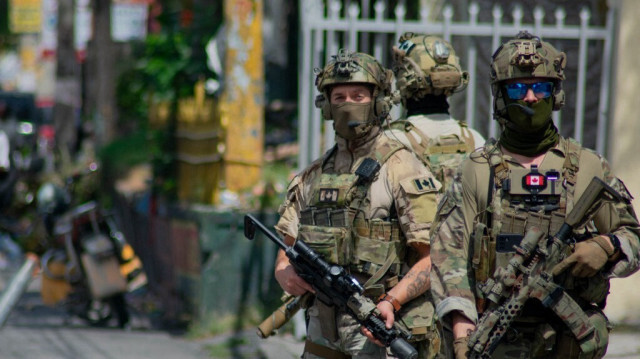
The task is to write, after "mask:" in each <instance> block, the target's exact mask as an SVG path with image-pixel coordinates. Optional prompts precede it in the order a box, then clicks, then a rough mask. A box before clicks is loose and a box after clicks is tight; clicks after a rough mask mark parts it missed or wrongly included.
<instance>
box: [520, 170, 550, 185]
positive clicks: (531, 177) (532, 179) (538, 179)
mask: <svg viewBox="0 0 640 359" xmlns="http://www.w3.org/2000/svg"><path fill="white" fill-rule="evenodd" d="M545 181H546V178H545V177H544V176H543V175H541V174H537V173H529V174H528V175H526V176H525V185H526V186H527V187H544V186H545V184H546V183H545Z"/></svg>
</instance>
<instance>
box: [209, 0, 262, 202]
mask: <svg viewBox="0 0 640 359" xmlns="http://www.w3.org/2000/svg"><path fill="white" fill-rule="evenodd" d="M262 6H263V1H262V0H224V16H225V23H226V24H227V27H226V43H227V50H226V56H225V69H224V72H225V77H224V78H225V83H224V88H225V89H224V92H223V94H222V96H221V101H220V115H221V124H222V126H223V127H224V128H225V129H226V140H225V144H226V151H225V153H224V157H223V158H224V166H225V168H224V171H225V175H224V182H225V183H224V185H225V187H226V189H228V190H230V191H240V190H243V189H247V188H249V187H251V186H253V185H255V184H256V183H257V182H258V181H259V180H260V172H261V168H262V153H263V142H264V123H263V122H264V66H263V60H262Z"/></svg>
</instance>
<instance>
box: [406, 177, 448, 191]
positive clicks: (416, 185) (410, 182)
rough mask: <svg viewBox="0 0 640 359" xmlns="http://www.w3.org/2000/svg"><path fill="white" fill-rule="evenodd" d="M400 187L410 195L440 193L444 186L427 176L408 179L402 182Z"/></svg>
mask: <svg viewBox="0 0 640 359" xmlns="http://www.w3.org/2000/svg"><path fill="white" fill-rule="evenodd" d="M400 186H401V187H402V189H403V190H404V191H405V192H406V193H409V194H423V193H430V192H438V191H440V188H442V184H440V182H439V181H438V180H437V179H435V178H434V177H433V176H427V175H420V176H416V177H411V178H406V179H404V180H402V181H401V182H400Z"/></svg>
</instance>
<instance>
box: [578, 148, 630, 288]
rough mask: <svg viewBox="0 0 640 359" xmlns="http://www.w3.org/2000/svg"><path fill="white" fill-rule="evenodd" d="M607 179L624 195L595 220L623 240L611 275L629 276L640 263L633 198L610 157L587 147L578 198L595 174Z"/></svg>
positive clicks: (609, 270)
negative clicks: (610, 162) (614, 169)
mask: <svg viewBox="0 0 640 359" xmlns="http://www.w3.org/2000/svg"><path fill="white" fill-rule="evenodd" d="M594 176H595V177H598V178H601V179H603V180H604V181H605V182H606V183H608V184H609V185H610V186H611V187H613V189H615V190H616V191H617V192H618V193H619V194H620V196H621V200H620V201H618V202H616V203H607V204H605V205H604V206H603V207H602V208H600V210H598V212H597V213H596V215H595V217H594V218H593V223H594V224H595V227H596V229H597V233H600V234H613V235H615V236H616V237H617V238H618V239H619V241H620V251H621V255H620V257H619V259H618V260H617V261H616V263H614V264H613V265H610V266H608V267H606V270H605V276H607V277H608V278H620V277H627V276H629V275H631V274H633V273H634V272H636V271H637V270H638V267H639V266H640V258H639V257H640V228H639V226H638V218H637V217H636V214H635V212H634V210H633V206H632V204H631V200H632V199H633V197H632V196H631V194H630V193H629V191H628V190H627V188H626V186H625V185H624V183H623V182H622V181H621V180H620V179H618V178H616V177H615V176H614V175H613V174H612V172H611V168H610V167H609V163H608V162H607V160H606V159H605V158H604V157H602V156H600V155H598V154H597V153H595V152H594V151H592V150H589V149H583V151H582V152H581V155H580V169H579V171H578V180H577V183H576V193H575V197H576V198H579V197H578V196H580V195H582V192H583V191H584V190H585V189H586V187H587V185H588V184H589V182H590V181H591V179H592V178H593V177H594Z"/></svg>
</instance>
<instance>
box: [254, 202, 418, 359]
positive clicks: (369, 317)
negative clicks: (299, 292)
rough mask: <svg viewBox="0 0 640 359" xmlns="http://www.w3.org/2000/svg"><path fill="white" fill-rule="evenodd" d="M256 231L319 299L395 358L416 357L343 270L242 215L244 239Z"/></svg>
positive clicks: (404, 338) (403, 334)
mask: <svg viewBox="0 0 640 359" xmlns="http://www.w3.org/2000/svg"><path fill="white" fill-rule="evenodd" d="M256 229H259V230H260V231H261V232H262V233H264V234H265V235H266V236H267V237H269V239H270V240H271V241H273V242H274V243H276V244H277V245H278V246H279V247H280V248H281V249H282V250H283V251H284V252H285V254H286V256H287V257H288V258H289V261H290V262H291V265H292V266H293V268H294V269H295V271H296V273H297V274H298V275H299V276H300V277H301V278H302V279H304V280H305V281H306V282H307V283H309V284H310V285H311V286H312V287H313V289H314V290H315V292H316V297H317V298H318V300H320V301H322V302H323V303H325V304H327V305H329V306H336V307H338V308H339V309H341V310H344V311H345V312H347V313H349V314H350V315H351V316H352V317H353V318H355V319H356V320H357V321H358V323H360V324H361V325H362V326H364V327H365V328H367V329H368V330H369V331H370V332H371V333H372V334H373V336H374V337H375V338H376V339H378V340H379V341H380V342H381V343H383V344H384V345H385V346H387V347H389V348H390V349H391V352H392V353H393V354H394V355H395V356H397V357H398V358H400V359H414V358H416V357H417V356H418V352H417V351H416V349H415V348H414V347H413V346H411V344H409V343H408V342H407V340H408V339H410V338H411V336H410V334H408V333H406V332H404V331H403V330H401V329H399V328H398V327H397V326H395V325H394V326H393V327H392V328H390V329H388V328H387V327H386V326H385V324H384V321H383V320H382V319H381V318H380V317H379V316H380V313H379V311H378V309H377V307H376V305H375V303H373V301H372V300H371V299H369V298H367V297H366V296H364V295H363V294H362V293H363V292H364V288H363V287H362V285H360V283H359V282H358V280H357V279H356V278H354V277H353V276H351V275H350V274H348V273H347V271H346V270H345V269H344V268H343V267H341V266H339V265H335V264H330V263H327V262H326V261H324V259H323V258H322V257H321V256H320V255H318V254H317V253H316V252H315V251H313V249H311V248H310V247H309V246H307V244H306V243H304V242H303V241H302V240H300V239H298V240H296V241H295V243H294V244H293V246H287V245H286V244H285V243H284V242H283V241H282V240H281V239H280V238H279V237H278V236H276V235H275V234H273V233H272V232H271V231H270V230H269V229H267V228H266V227H265V226H264V225H263V224H262V223H260V221H258V220H257V219H256V218H255V217H253V216H252V215H250V214H247V215H245V217H244V234H245V237H247V238H248V239H253V238H254V237H255V233H256Z"/></svg>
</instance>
